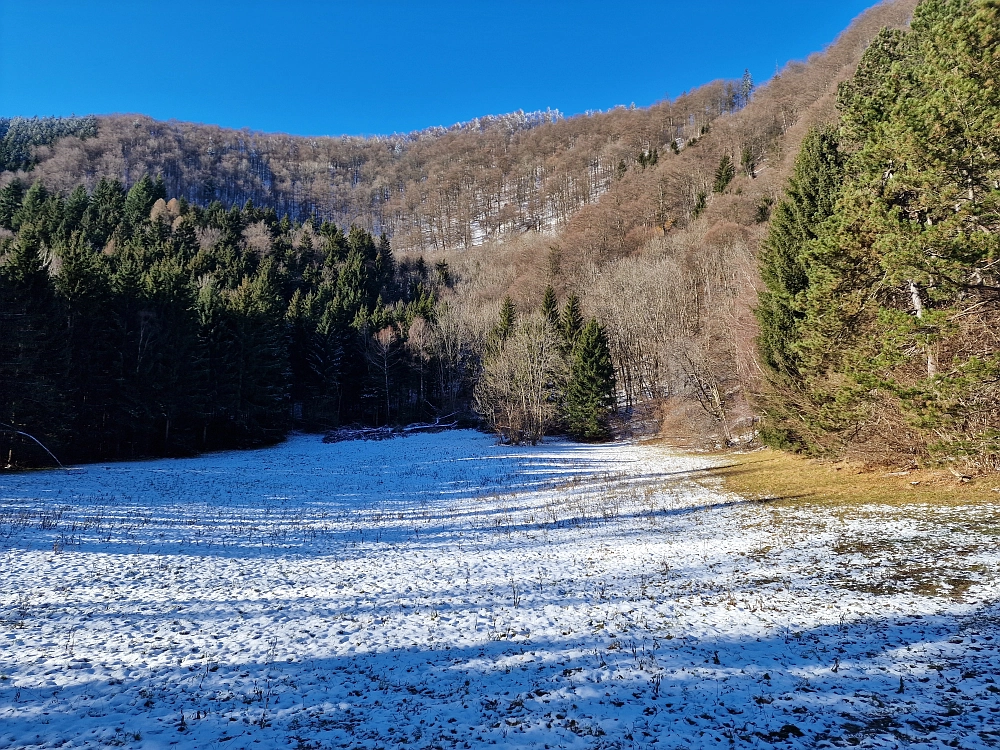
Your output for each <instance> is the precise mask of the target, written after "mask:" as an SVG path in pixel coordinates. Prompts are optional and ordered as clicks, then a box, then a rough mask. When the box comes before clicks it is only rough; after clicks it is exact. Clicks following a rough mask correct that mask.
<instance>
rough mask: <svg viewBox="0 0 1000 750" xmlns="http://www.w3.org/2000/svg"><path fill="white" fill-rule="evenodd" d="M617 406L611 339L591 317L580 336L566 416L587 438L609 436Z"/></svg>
mask: <svg viewBox="0 0 1000 750" xmlns="http://www.w3.org/2000/svg"><path fill="white" fill-rule="evenodd" d="M614 407H615V368H614V366H613V365H612V363H611V352H610V351H609V349H608V339H607V336H606V335H605V333H604V329H603V328H601V326H600V325H599V324H598V322H597V321H596V320H594V319H593V318H591V320H590V322H589V323H587V325H586V326H584V328H583V330H582V331H581V332H580V335H579V338H578V339H577V342H576V347H575V348H574V351H573V360H572V365H571V367H570V381H569V386H568V387H567V388H566V401H565V417H566V425H567V428H568V430H569V433H570V435H571V436H572V437H573V438H575V439H577V440H586V441H601V440H607V439H609V438H610V437H611V428H610V425H609V420H610V417H611V414H612V412H613V411H614Z"/></svg>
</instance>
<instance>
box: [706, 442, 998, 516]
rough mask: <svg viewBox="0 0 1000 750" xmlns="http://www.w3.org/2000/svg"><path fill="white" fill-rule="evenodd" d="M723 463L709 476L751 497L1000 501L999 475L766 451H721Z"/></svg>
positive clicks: (885, 501) (877, 501)
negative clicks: (968, 476)
mask: <svg viewBox="0 0 1000 750" xmlns="http://www.w3.org/2000/svg"><path fill="white" fill-rule="evenodd" d="M714 455H717V456H719V457H721V458H724V459H725V462H724V463H723V465H721V466H719V467H718V468H716V469H713V470H711V472H710V474H711V475H712V476H715V477H717V478H719V479H721V480H722V482H723V484H724V486H725V488H726V490H728V491H730V492H734V493H736V494H738V495H742V496H743V497H747V498H750V499H760V500H764V499H771V498H802V499H809V500H811V501H817V502H834V503H852V504H858V503H862V504H890V505H897V504H902V505H910V504H927V503H931V504H955V505H967V504H988V503H1000V476H998V475H993V476H980V477H976V478H973V479H972V480H971V481H964V482H963V481H960V480H959V479H958V478H956V477H955V476H954V475H952V474H951V473H950V472H948V471H947V470H931V469H913V470H908V471H886V470H884V469H883V470H872V469H869V468H866V467H863V466H859V465H857V464H850V463H847V462H836V463H834V462H827V461H821V460H818V459H811V458H805V457H802V456H796V455H793V454H790V453H783V452H781V451H775V450H771V449H769V448H766V449H763V450H758V451H752V452H748V453H738V452H732V451H720V452H718V453H716V454H714Z"/></svg>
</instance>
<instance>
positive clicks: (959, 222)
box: [757, 0, 1000, 469]
mask: <svg viewBox="0 0 1000 750" xmlns="http://www.w3.org/2000/svg"><path fill="white" fill-rule="evenodd" d="M998 30H1000V5H998V4H997V3H995V2H991V1H990V0H924V2H922V3H921V4H920V5H919V6H918V8H917V10H916V12H915V15H914V18H913V22H912V25H911V28H910V30H908V31H905V32H904V31H888V30H886V31H883V32H882V33H881V34H880V35H879V36H878V37H877V38H876V39H875V40H874V42H873V43H872V44H871V46H870V48H869V49H868V51H867V53H866V54H865V56H864V58H863V60H862V62H861V64H860V66H859V68H858V70H857V73H856V75H855V76H854V78H853V79H852V80H850V81H848V82H846V83H845V84H843V85H842V86H841V89H840V92H839V107H840V121H839V123H838V124H837V125H836V126H835V127H830V128H826V129H821V130H816V131H814V132H812V133H811V134H810V135H809V136H808V137H807V138H806V139H805V142H804V144H803V146H802V150H801V153H800V154H799V156H798V161H797V163H796V165H795V171H794V176H793V178H792V180H791V183H790V186H789V188H788V191H787V195H786V197H785V199H784V201H783V202H782V203H781V204H779V205H778V206H777V207H776V209H775V211H774V215H773V219H772V222H771V228H770V235H769V237H768V240H767V242H766V245H765V248H764V252H763V254H762V274H763V280H764V282H765V288H764V290H763V292H762V293H761V295H760V304H759V307H758V310H757V315H758V319H759V321H760V327H761V334H760V339H759V344H760V354H761V359H762V361H763V363H764V365H765V367H766V369H767V371H768V373H769V387H768V388H767V389H766V392H765V393H764V406H765V411H766V414H767V428H766V430H765V437H766V438H767V439H768V440H769V441H770V442H771V443H772V444H775V445H779V446H783V447H795V448H799V449H804V450H808V451H810V452H813V453H822V454H833V455H844V454H845V453H850V452H854V451H856V452H860V453H862V454H866V455H868V456H871V457H875V458H889V459H898V457H900V456H908V457H910V458H911V459H913V460H916V461H927V460H944V461H949V460H960V461H966V462H968V463H969V464H970V465H972V466H973V467H975V468H978V469H997V468H1000V33H998Z"/></svg>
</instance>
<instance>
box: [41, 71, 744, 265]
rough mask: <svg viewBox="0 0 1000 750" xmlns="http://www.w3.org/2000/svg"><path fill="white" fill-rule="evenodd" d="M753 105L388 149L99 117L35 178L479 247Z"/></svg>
mask: <svg viewBox="0 0 1000 750" xmlns="http://www.w3.org/2000/svg"><path fill="white" fill-rule="evenodd" d="M745 101H746V92H744V91H742V90H741V88H740V83H739V82H736V83H732V82H729V83H726V82H719V83H715V84H711V85H708V86H705V87H703V88H701V89H699V90H697V91H696V92H693V93H691V94H688V95H685V96H682V97H680V98H679V99H678V100H677V101H675V102H664V103H662V104H658V105H656V106H654V107H651V108H649V109H641V110H638V109H633V110H626V109H624V108H621V109H618V110H613V111H611V112H606V113H594V114H592V115H589V116H584V117H574V118H571V119H562V118H560V117H559V116H558V113H551V112H544V113H532V114H527V115H526V114H524V113H515V114H512V115H504V116H500V117H485V118H481V119H479V120H475V121H473V122H471V123H465V124H462V125H458V126H455V127H453V128H451V129H447V130H446V129H443V128H437V129H431V130H427V131H421V132H417V133H411V134H407V135H398V136H387V137H376V138H356V137H342V138H303V137H295V136H284V135H269V134H263V133H252V132H249V131H234V130H225V129H222V128H217V127H211V126H205V125H195V124H190V123H182V122H157V121H154V120H152V119H150V118H148V117H143V116H124V115H117V116H111V117H100V118H97V119H96V121H97V128H96V134H94V133H87V134H86V136H87V137H83V138H63V139H61V140H59V141H58V142H57V143H54V144H53V145H51V146H48V147H43V148H42V149H39V152H38V158H37V159H36V160H37V161H38V163H37V165H36V166H35V167H34V170H33V173H32V174H31V175H30V178H28V179H32V180H33V179H39V180H42V181H43V182H44V183H45V184H46V185H49V186H50V187H51V188H52V189H54V190H59V191H63V192H68V191H70V190H72V189H73V188H74V187H75V186H76V185H79V184H83V185H85V186H86V187H87V188H88V189H91V190H92V189H93V188H94V186H95V185H96V184H97V182H98V181H99V180H100V179H101V178H103V177H108V178H113V179H118V180H121V181H122V182H123V184H125V185H126V186H129V185H131V184H132V183H134V182H135V181H137V180H138V179H140V178H141V177H142V176H143V175H158V176H162V178H163V180H164V185H165V186H166V189H167V192H168V193H169V194H170V195H172V196H177V197H178V198H181V197H183V198H185V199H187V200H188V201H189V202H191V203H201V204H202V205H207V204H208V203H210V202H211V201H213V200H219V201H221V202H222V203H223V204H225V205H227V206H228V205H243V203H245V202H246V201H247V200H252V201H253V202H254V204H255V205H257V206H260V207H266V208H273V209H274V210H275V211H276V212H277V213H278V214H287V215H289V216H290V218H291V219H292V220H293V221H304V220H306V219H309V218H312V217H317V218H319V219H321V220H328V221H331V222H334V223H336V224H338V225H340V226H358V227H361V228H363V229H366V230H367V231H370V232H372V233H374V234H381V233H383V232H385V233H386V234H387V235H388V236H389V237H390V238H391V239H392V241H393V243H394V245H395V246H396V247H397V248H398V249H399V250H415V251H425V250H429V249H455V248H468V247H471V246H473V245H477V244H482V243H483V242H484V241H485V240H487V239H491V238H497V237H500V236H504V235H510V234H516V233H520V232H524V231H528V230H551V229H554V228H557V227H560V226H562V225H564V224H565V223H566V221H567V220H568V219H569V217H570V216H572V215H573V214H574V213H575V212H576V211H578V210H579V209H580V208H581V207H582V206H584V205H586V204H588V203H591V202H593V201H595V200H596V199H597V198H598V196H600V195H601V194H602V193H604V192H605V191H606V190H607V189H608V187H609V185H610V184H611V183H612V182H613V180H614V179H615V177H616V175H618V174H620V172H621V171H622V170H624V169H626V168H627V167H628V166H630V165H633V164H636V163H639V162H640V161H644V160H646V159H649V158H651V157H652V156H653V152H654V151H662V150H663V149H667V150H669V149H670V144H672V143H674V142H675V141H677V142H679V143H681V144H683V143H684V142H686V141H687V140H689V139H691V138H694V137H697V136H698V135H699V134H701V133H702V132H703V131H704V130H705V129H706V128H707V127H708V126H709V125H710V124H711V122H712V121H713V120H714V119H715V118H717V117H718V116H719V115H721V114H723V113H726V112H732V111H735V110H738V109H739V108H740V107H741V106H742V105H743V104H744V103H745Z"/></svg>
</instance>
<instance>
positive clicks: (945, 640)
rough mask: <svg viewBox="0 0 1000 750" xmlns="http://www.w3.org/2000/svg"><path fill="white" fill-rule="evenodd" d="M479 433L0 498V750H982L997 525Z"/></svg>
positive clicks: (950, 508)
mask: <svg viewBox="0 0 1000 750" xmlns="http://www.w3.org/2000/svg"><path fill="white" fill-rule="evenodd" d="M724 461H725V459H724V458H718V457H715V458H712V457H700V456H695V455H684V454H679V453H676V452H671V451H670V450H668V449H666V448H663V447H660V446H655V445H649V444H645V445H644V444H613V445H606V446H580V445H573V444H564V443H547V444H543V445H540V446H537V447H534V448H509V447H500V446H497V445H495V444H494V443H493V441H492V439H491V438H489V437H488V436H485V435H481V434H479V433H475V432H447V433H441V434H435V435H418V436H414V437H410V438H406V439H398V440H392V441H385V442H352V443H337V444H333V445H324V444H323V443H322V442H321V441H320V440H319V438H318V437H315V436H295V437H293V438H292V439H290V440H288V441H287V442H285V443H284V444H282V445H279V446H276V447H273V448H268V449H264V450H256V451H246V452H231V453H220V454H214V455H207V456H202V457H199V458H192V459H181V460H159V461H146V462H138V463H121V464H108V465H93V466H88V467H85V468H83V469H77V470H72V471H68V472H54V471H47V472H33V473H27V474H20V475H7V476H3V477H0V573H2V575H0V748H36V747H62V748H79V747H87V748H97V747H109V746H121V747H135V748H138V747H143V748H171V747H178V748H203V747H220V748H272V747H273V748H289V747H291V748H389V747H406V746H412V747H421V748H449V749H450V748H456V747H458V748H470V747H482V746H484V745H498V746H502V747H524V748H529V747H530V748H650V747H656V748H669V747H731V746H747V747H750V746H754V747H770V746H774V745H777V746H781V747H834V746H851V745H853V746H861V747H908V746H910V745H911V744H913V743H926V744H927V745H928V746H931V747H937V746H945V745H946V744H947V745H951V746H956V747H959V746H960V747H966V748H973V747H994V746H997V745H998V744H1000V684H998V682H1000V679H998V675H997V670H998V667H1000V654H998V643H1000V631H998V628H997V623H998V613H1000V609H998V607H997V606H996V602H997V595H998V590H1000V587H998V575H997V574H998V567H997V563H998V553H1000V544H998V526H997V517H996V513H995V506H991V505H988V504H985V503H983V504H975V505H966V506H957V505H947V506H937V505H934V506H929V505H907V506H879V505H871V504H869V505H864V504H859V505H856V506H846V505H844V504H836V503H824V502H820V501H818V500H816V501H812V500H810V499H809V498H775V499H773V500H771V501H767V502H763V501H754V502H751V501H747V500H745V499H742V498H740V497H736V496H732V495H727V494H724V493H722V492H721V491H720V490H719V489H718V488H717V484H715V483H714V480H712V479H711V477H710V476H708V475H707V474H706V473H705V469H706V468H708V467H710V466H712V465H715V464H718V463H720V462H724Z"/></svg>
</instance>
